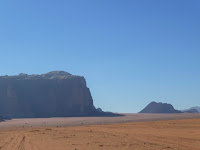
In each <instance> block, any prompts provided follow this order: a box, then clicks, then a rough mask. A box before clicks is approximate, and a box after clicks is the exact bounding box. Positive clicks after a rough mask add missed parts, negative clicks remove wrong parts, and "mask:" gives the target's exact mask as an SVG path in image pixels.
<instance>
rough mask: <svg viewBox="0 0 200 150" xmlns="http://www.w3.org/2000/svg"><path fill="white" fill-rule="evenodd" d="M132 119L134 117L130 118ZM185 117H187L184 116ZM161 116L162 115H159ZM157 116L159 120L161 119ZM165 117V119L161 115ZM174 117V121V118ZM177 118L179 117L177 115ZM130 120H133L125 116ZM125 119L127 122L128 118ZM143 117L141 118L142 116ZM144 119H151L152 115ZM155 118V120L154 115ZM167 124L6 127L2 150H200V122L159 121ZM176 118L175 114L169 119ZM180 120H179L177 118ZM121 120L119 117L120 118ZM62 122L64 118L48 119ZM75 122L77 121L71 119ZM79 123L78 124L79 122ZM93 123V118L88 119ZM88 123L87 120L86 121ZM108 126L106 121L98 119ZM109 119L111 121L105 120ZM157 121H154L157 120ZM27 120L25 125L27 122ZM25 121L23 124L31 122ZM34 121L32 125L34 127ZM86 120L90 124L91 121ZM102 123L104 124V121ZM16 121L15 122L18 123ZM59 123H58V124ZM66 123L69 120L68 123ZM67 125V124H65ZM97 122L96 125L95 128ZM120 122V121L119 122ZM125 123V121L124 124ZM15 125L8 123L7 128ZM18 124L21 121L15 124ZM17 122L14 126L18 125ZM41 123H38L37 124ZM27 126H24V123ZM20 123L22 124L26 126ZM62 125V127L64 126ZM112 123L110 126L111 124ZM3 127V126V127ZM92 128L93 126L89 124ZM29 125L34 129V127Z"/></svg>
mask: <svg viewBox="0 0 200 150" xmlns="http://www.w3.org/2000/svg"><path fill="white" fill-rule="evenodd" d="M130 115H131V116H132V117H133V116H134V115H135V114H130ZM185 115H186V114H185ZM158 116H159V115H158ZM158 116H156V117H158ZM161 116H162V115H161ZM172 116H173V117H172ZM175 116H176V115H175ZM126 117H130V116H126ZM126 117H124V118H126ZM140 117H142V114H141V116H140ZM143 117H147V118H151V119H152V115H151V114H149V115H147V116H146V115H145V116H143ZM153 117H155V116H154V115H153ZM163 117H166V118H164V119H165V121H150V120H147V121H145V122H143V121H142V122H138V120H136V122H130V120H128V122H129V123H115V122H114V121H113V122H112V123H115V124H107V125H84V124H81V125H80V124H79V123H80V122H84V120H85V119H86V118H75V120H74V123H73V125H75V126H70V125H69V124H67V125H69V126H64V127H60V124H59V123H61V122H57V124H56V125H57V126H58V127H57V126H54V125H53V124H51V125H44V126H38V124H40V123H41V120H40V119H39V120H36V122H37V123H36V124H35V125H33V124H31V123H30V122H29V125H27V126H26V127H24V128H23V127H21V126H19V125H18V124H17V125H15V126H9V127H8V128H6V127H5V123H3V124H4V125H2V126H1V128H0V150H199V149H200V119H183V118H184V117H183V116H181V117H183V118H179V119H181V120H168V121H167V120H166V119H167V115H166V116H165V115H164V116H162V117H158V118H163ZM170 117H172V119H176V118H174V114H171V115H168V118H170ZM176 117H180V116H176ZM185 117H186V118H190V117H196V118H198V117H199V114H190V115H189V114H187V115H186V116H185ZM117 118H118V117H117ZM49 119H60V121H61V120H63V119H64V118H49ZM70 119H72V120H73V119H74V118H70ZM77 119H78V120H77ZM87 119H88V120H90V121H92V119H93V118H87ZM87 119H86V120H87ZM96 119H97V120H100V122H101V123H102V122H106V120H104V118H96ZM105 119H109V118H105ZM154 119H155V118H154ZM25 120H26V121H25ZM29 120H30V119H28V120H27V119H24V120H23V119H22V120H21V121H25V122H27V121H29ZM33 120H35V119H32V120H31V121H32V122H33V123H34V121H33ZM88 120H87V121H88ZM102 120H103V121H102ZM15 121H16V120H14V121H13V122H15ZM51 121H52V120H48V121H47V120H46V119H43V123H44V122H49V123H55V122H54V121H55V120H53V121H52V122H51ZM56 121H57V120H56ZM65 121H66V120H65ZM65 121H64V123H66V122H65ZM95 121H96V120H95V118H94V124H95ZM120 121H121V120H120ZM123 121H125V120H123ZM13 122H12V121H9V122H6V124H7V125H8V124H9V123H11V124H12V125H13V124H14V123H13ZM16 122H17V123H19V122H20V120H17V121H16ZM16 122H15V123H16ZM38 122H39V123H38ZM23 123H24V122H23ZM23 123H21V124H23ZM64 123H63V124H64ZM109 123H111V122H109ZM0 124H2V123H0ZM90 124H92V123H91V122H90ZM30 125H33V126H32V127H31V126H30Z"/></svg>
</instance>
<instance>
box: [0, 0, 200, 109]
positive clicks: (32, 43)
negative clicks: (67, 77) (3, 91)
mask: <svg viewBox="0 0 200 150" xmlns="http://www.w3.org/2000/svg"><path fill="white" fill-rule="evenodd" d="M53 70H64V71H67V72H69V73H72V74H75V75H82V76H85V78H86V80H87V85H88V87H89V88H90V90H91V93H92V96H93V99H94V104H95V106H96V107H101V108H102V109H103V110H109V111H114V112H138V111H140V110H141V109H142V108H143V107H144V106H145V105H147V104H148V103H149V102H151V101H158V102H168V103H171V104H173V105H174V107H175V108H177V109H184V108H188V107H191V106H196V105H198V106H200V1H199V0H0V75H7V74H8V75H15V74H19V73H21V72H23V73H27V74H40V73H46V72H49V71H53Z"/></svg>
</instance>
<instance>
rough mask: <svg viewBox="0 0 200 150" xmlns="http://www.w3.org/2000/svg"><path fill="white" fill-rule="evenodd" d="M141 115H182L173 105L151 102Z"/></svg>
mask: <svg viewBox="0 0 200 150" xmlns="http://www.w3.org/2000/svg"><path fill="white" fill-rule="evenodd" d="M139 113H181V111H178V110H175V109H174V107H173V106H172V105H171V104H167V103H156V102H151V103H150V104H149V105H147V106H146V107H145V108H144V109H143V110H142V111H140V112H139Z"/></svg>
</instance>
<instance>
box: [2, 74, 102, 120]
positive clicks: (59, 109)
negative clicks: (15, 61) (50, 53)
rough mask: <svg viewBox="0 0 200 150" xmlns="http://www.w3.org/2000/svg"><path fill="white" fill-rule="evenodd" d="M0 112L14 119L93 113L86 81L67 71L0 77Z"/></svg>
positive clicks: (94, 109)
mask: <svg viewBox="0 0 200 150" xmlns="http://www.w3.org/2000/svg"><path fill="white" fill-rule="evenodd" d="M0 114H1V115H5V116H8V117H11V118H22V117H66V116H93V115H98V111H97V110H96V108H95V107H94V105H93V99H92V96H91V93H90V90H89V88H88V87H87V85H86V80H85V78H84V77H82V76H74V75H72V74H70V73H67V72H64V71H53V72H49V73H46V74H41V75H27V74H22V73H21V74H19V75H16V76H0Z"/></svg>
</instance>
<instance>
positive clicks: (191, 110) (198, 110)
mask: <svg viewBox="0 0 200 150" xmlns="http://www.w3.org/2000/svg"><path fill="white" fill-rule="evenodd" d="M182 112H184V113H200V107H198V106H196V107H191V108H189V109H185V110H182Z"/></svg>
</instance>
